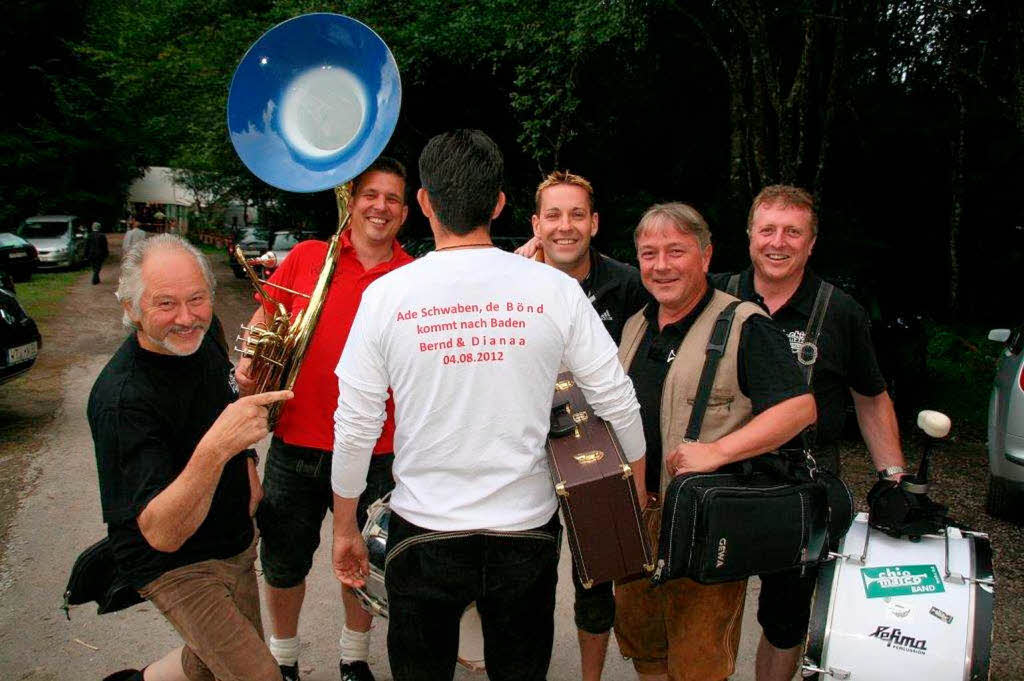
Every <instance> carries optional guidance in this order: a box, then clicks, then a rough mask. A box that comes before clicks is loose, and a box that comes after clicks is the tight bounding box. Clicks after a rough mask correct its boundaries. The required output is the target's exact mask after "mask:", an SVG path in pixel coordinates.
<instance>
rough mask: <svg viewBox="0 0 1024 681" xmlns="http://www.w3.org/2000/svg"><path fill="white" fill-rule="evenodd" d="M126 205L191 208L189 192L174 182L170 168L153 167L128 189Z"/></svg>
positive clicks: (191, 197) (191, 202)
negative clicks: (162, 205) (160, 205)
mask: <svg viewBox="0 0 1024 681" xmlns="http://www.w3.org/2000/svg"><path fill="white" fill-rule="evenodd" d="M128 203H156V204H164V205H169V206H191V205H192V204H193V203H195V201H194V199H193V196H192V194H191V192H189V191H188V189H186V188H185V187H184V186H182V185H180V184H178V183H176V182H175V181H174V174H173V170H172V169H171V168H164V167H162V166H153V167H150V168H146V174H145V175H143V176H142V177H141V178H139V179H137V180H135V181H134V182H132V184H131V186H130V187H128Z"/></svg>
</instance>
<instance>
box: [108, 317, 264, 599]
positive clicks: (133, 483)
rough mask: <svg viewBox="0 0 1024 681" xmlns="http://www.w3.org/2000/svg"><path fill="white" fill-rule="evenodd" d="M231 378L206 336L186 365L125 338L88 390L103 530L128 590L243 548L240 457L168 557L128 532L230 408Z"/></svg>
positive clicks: (249, 528) (245, 478) (248, 538)
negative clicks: (201, 516)
mask: <svg viewBox="0 0 1024 681" xmlns="http://www.w3.org/2000/svg"><path fill="white" fill-rule="evenodd" d="M233 378H234V376H233V375H232V367H231V363H230V362H229V361H228V359H227V355H226V354H225V353H224V350H223V349H222V348H221V347H220V345H219V343H218V338H217V334H216V333H214V332H209V331H208V332H207V334H206V337H205V338H204V339H203V342H202V344H201V345H200V346H199V349H198V350H196V352H195V353H193V354H192V355H189V356H187V357H177V356H174V355H163V354H158V353H153V352H149V351H148V350H145V349H143V348H142V347H141V346H140V345H139V342H138V340H137V338H136V336H135V334H132V335H131V336H130V337H129V338H128V339H127V340H125V342H124V343H123V344H122V345H121V347H120V348H119V349H118V350H117V352H116V353H115V354H114V356H113V357H112V358H111V359H110V361H109V362H108V363H107V365H106V366H105V367H104V368H103V371H101V372H100V375H99V377H98V378H97V379H96V383H95V384H94V385H93V388H92V392H91V393H90V395H89V407H88V416H89V426H90V428H91V429H92V436H93V442H94V444H95V448H96V468H97V472H98V474H99V482H100V502H101V505H102V507H103V521H104V522H105V523H107V533H108V535H109V537H110V540H111V545H112V547H113V552H114V558H115V560H116V561H117V564H118V569H119V570H120V571H121V573H122V575H123V576H124V577H125V578H126V579H127V581H128V582H129V583H130V584H131V585H132V586H133V587H135V588H136V589H138V588H141V587H143V586H145V585H146V584H148V583H149V582H151V581H152V580H154V579H156V578H157V577H159V576H160V575H161V574H163V573H164V572H167V571H168V570H172V569H174V568H177V567H181V566H183V565H190V564H192V563H197V562H200V561H203V560H208V559H211V558H229V557H231V556H234V555H237V554H238V553H241V552H242V551H243V550H245V548H246V547H247V546H248V545H249V544H250V543H251V542H252V538H253V523H252V519H251V518H250V517H249V495H250V490H249V474H248V464H247V462H246V459H245V457H244V456H243V455H241V454H239V455H238V456H235V457H234V458H233V459H231V460H230V461H228V462H227V464H225V465H224V468H223V470H222V472H221V476H220V481H219V483H218V484H217V488H216V490H215V491H214V494H213V500H212V502H211V503H210V509H209V511H208V512H207V514H206V519H205V520H203V522H202V523H201V524H200V525H199V528H198V529H197V530H196V531H195V533H194V534H193V535H192V536H191V537H189V538H188V539H187V540H186V541H185V543H184V544H183V545H182V546H181V548H179V549H178V550H177V551H175V552H173V553H165V552H162V551H157V550H156V549H154V548H153V547H152V546H150V545H149V543H148V542H147V541H146V539H145V537H143V536H142V532H141V531H140V530H139V525H138V522H137V518H138V516H139V514H140V513H141V512H142V509H144V508H145V507H146V504H148V503H149V502H150V501H151V500H152V499H153V498H154V497H155V496H157V495H158V494H159V493H160V492H162V491H163V490H164V489H166V488H167V486H168V485H170V484H171V483H172V482H173V481H174V480H175V479H176V478H177V477H178V476H179V475H180V474H181V472H182V471H183V470H184V469H185V466H186V464H187V463H188V461H189V459H190V458H191V456H192V452H193V451H195V448H196V445H198V444H199V440H201V439H202V437H203V436H204V435H205V434H206V431H207V430H209V428H210V426H211V425H212V424H213V422H214V421H215V420H216V419H217V417H218V416H219V415H220V413H221V412H222V411H223V410H224V407H226V406H227V405H228V404H229V403H230V402H232V401H234V400H235V398H236V397H237V393H236V392H235V388H234V381H233Z"/></svg>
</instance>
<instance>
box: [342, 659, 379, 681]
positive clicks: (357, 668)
mask: <svg viewBox="0 0 1024 681" xmlns="http://www.w3.org/2000/svg"><path fill="white" fill-rule="evenodd" d="M338 671H339V672H341V681H374V678H373V672H371V671H370V665H368V664H366V663H365V662H364V661H362V660H356V661H355V662H339V663H338Z"/></svg>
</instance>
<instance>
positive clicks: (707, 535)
mask: <svg viewBox="0 0 1024 681" xmlns="http://www.w3.org/2000/svg"><path fill="white" fill-rule="evenodd" d="M737 304H738V303H733V304H731V305H730V306H728V307H727V308H726V309H725V310H723V311H722V313H721V314H720V315H719V317H718V319H717V320H716V322H715V326H714V330H713V331H712V333H711V338H710V339H709V340H708V345H707V356H706V359H705V363H704V369H703V371H702V372H701V377H700V384H699V386H698V389H697V395H696V397H695V399H694V405H693V411H692V413H691V414H690V421H689V423H688V424H687V429H686V435H685V439H684V441H687V442H695V441H697V439H698V437H699V435H700V428H701V425H702V423H703V421H704V412H705V411H706V409H707V402H708V397H709V396H710V394H711V387H712V385H713V383H714V377H715V373H716V372H717V369H718V361H719V360H720V359H721V356H722V354H723V353H724V351H725V346H726V341H727V340H728V337H729V331H730V329H731V327H732V321H733V317H734V316H735V308H736V305H737ZM814 316H815V315H812V319H813V317H814ZM805 442H806V441H805ZM852 522H853V497H852V495H851V494H850V490H849V488H848V487H847V486H846V484H845V483H843V481H842V480H840V479H839V478H838V477H836V476H835V475H832V474H831V473H829V472H828V471H825V470H822V469H819V468H818V467H817V465H816V464H815V462H814V458H813V457H812V456H811V454H810V451H809V450H806V449H805V450H804V451H803V452H793V453H789V454H780V453H769V454H764V455H762V456H759V457H757V458H755V459H753V460H749V461H744V462H740V463H739V464H733V465H731V466H727V467H725V468H724V469H721V470H719V471H716V472H714V473H693V474H685V475H679V476H676V477H675V478H674V479H673V480H672V481H671V482H670V483H669V486H668V490H667V491H666V493H665V499H664V503H663V506H662V521H661V534H660V536H659V542H658V544H659V546H658V563H657V568H656V570H655V573H654V576H653V577H652V582H653V583H654V584H660V583H662V582H666V581H668V580H670V579H676V578H679V577H689V578H690V579H693V580H694V581H697V582H700V583H701V584H718V583H721V582H730V581H735V580H739V579H746V578H747V577H750V576H751V575H759V574H768V573H771V572H779V571H783V570H788V569H792V568H794V567H800V566H810V565H814V564H816V563H818V562H820V561H822V560H825V559H827V558H828V552H829V545H830V544H832V543H834V542H837V541H838V540H839V538H840V537H842V536H843V535H844V534H846V531H847V530H848V529H849V528H850V524H851V523H852Z"/></svg>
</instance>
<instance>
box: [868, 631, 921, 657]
mask: <svg viewBox="0 0 1024 681" xmlns="http://www.w3.org/2000/svg"><path fill="white" fill-rule="evenodd" d="M868 638H877V639H878V640H879V641H885V645H886V647H887V648H895V649H896V650H902V651H903V652H905V653H917V654H918V655H924V654H925V653H927V652H928V641H927V640H925V639H923V638H921V639H918V638H914V637H913V636H907V635H905V634H904V633H903V631H901V630H900V629H894V628H892V627H890V626H885V625H879V626H878V627H877V628H876V629H875V633H873V634H868Z"/></svg>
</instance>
